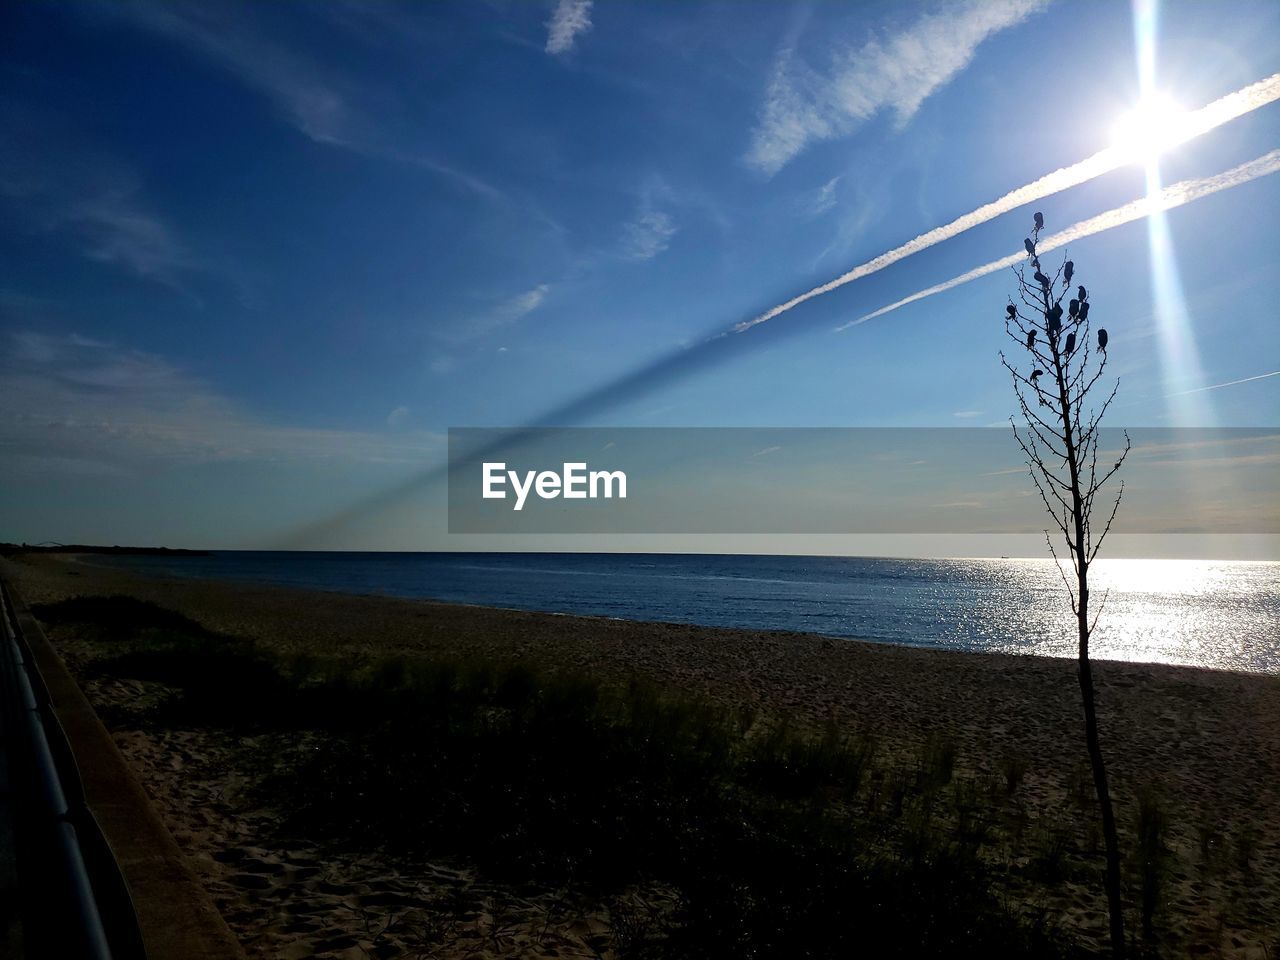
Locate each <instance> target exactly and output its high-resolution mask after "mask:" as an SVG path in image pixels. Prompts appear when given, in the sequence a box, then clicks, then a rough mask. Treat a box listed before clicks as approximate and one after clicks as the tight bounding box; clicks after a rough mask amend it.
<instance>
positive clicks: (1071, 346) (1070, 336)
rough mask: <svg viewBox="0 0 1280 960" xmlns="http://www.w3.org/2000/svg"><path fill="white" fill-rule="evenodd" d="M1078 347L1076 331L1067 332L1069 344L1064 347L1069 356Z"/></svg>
mask: <svg viewBox="0 0 1280 960" xmlns="http://www.w3.org/2000/svg"><path fill="white" fill-rule="evenodd" d="M1075 348H1076V335H1075V334H1074V333H1068V334H1067V345H1066V347H1065V348H1064V351H1065V352H1066V354H1067V356H1070V355H1071V351H1072V350H1074V349H1075Z"/></svg>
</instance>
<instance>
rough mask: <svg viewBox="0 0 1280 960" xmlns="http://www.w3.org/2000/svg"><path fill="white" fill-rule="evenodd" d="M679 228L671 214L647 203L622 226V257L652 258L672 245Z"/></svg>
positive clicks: (635, 258) (628, 258)
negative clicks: (672, 239)
mask: <svg viewBox="0 0 1280 960" xmlns="http://www.w3.org/2000/svg"><path fill="white" fill-rule="evenodd" d="M679 230H680V228H679V227H678V226H676V222H675V220H673V219H672V217H671V215H670V214H668V213H664V212H663V211H661V210H655V209H653V208H651V207H649V206H648V205H647V204H645V205H644V206H642V207H641V209H640V212H639V213H638V214H636V218H635V219H634V220H632V221H630V222H629V223H627V224H625V225H624V226H623V228H622V257H623V258H624V259H626V260H652V259H653V258H654V257H656V256H657V255H658V254H660V253H662V251H664V250H666V249H667V247H669V246H671V238H672V237H674V236H675V235H676V233H677V232H679Z"/></svg>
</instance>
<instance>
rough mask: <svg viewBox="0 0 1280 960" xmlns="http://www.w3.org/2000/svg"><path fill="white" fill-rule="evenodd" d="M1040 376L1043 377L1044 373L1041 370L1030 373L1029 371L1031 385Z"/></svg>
mask: <svg viewBox="0 0 1280 960" xmlns="http://www.w3.org/2000/svg"><path fill="white" fill-rule="evenodd" d="M1042 376H1044V371H1043V370H1032V371H1031V382H1032V383H1035V382H1036V378H1037V377H1042Z"/></svg>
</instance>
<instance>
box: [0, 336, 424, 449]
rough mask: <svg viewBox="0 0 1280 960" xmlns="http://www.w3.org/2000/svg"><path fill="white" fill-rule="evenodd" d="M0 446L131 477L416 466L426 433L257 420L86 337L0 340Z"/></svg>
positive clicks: (159, 364)
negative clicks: (156, 469) (162, 472)
mask: <svg viewBox="0 0 1280 960" xmlns="http://www.w3.org/2000/svg"><path fill="white" fill-rule="evenodd" d="M0 345H2V346H3V347H4V351H3V353H0V409H3V410H4V412H5V415H4V417H3V418H2V419H0V446H3V447H4V448H5V449H6V451H7V452H8V453H9V454H12V455H13V456H14V458H15V460H16V462H20V463H21V464H22V465H23V466H24V467H27V468H45V469H51V468H55V467H58V465H59V464H62V465H65V464H77V465H78V466H77V470H78V471H79V472H100V473H129V472H132V471H134V470H138V469H144V468H145V466H146V465H147V464H150V463H157V462H161V463H182V462H186V463H193V462H211V461H243V460H347V461H361V462H383V463H422V462H424V461H425V460H427V459H428V458H429V457H431V456H433V455H438V451H439V449H440V445H441V442H440V438H439V437H438V436H437V435H434V434H427V433H413V434H409V433H400V434H398V435H397V436H395V437H389V436H386V435H384V434H380V433H373V432H359V431H350V430H329V429H324V428H316V427H293V426H288V425H280V424H272V423H267V422H264V421H263V420H260V419H258V418H256V417H254V416H252V415H251V414H249V413H248V412H246V411H244V410H243V409H241V408H240V406H239V405H238V404H236V403H233V402H232V401H231V400H229V399H228V398H226V397H224V396H223V395H221V394H219V393H218V392H217V391H215V390H214V389H212V388H211V387H210V386H209V385H208V384H206V383H204V382H202V381H200V380H199V379H197V378H195V377H192V376H190V375H189V374H187V373H186V372H184V371H183V370H181V369H180V368H178V367H177V366H175V365H173V364H171V363H169V362H168V361H166V360H164V359H163V358H161V357H158V356H155V355H154V354H148V353H143V352H140V351H137V350H128V349H123V348H119V347H116V346H112V345H110V344H105V343H101V342H99V341H96V340H90V339H88V338H85V337H78V336H75V335H71V336H50V335H47V334H42V333H32V332H24V333H18V334H13V335H11V336H10V337H9V338H8V339H7V341H0Z"/></svg>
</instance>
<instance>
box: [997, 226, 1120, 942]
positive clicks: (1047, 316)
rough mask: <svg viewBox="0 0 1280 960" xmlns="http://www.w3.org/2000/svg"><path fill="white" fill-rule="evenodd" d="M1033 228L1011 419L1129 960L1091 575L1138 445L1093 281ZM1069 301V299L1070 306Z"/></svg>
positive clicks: (1013, 336)
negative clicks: (1054, 597) (1096, 317)
mask: <svg viewBox="0 0 1280 960" xmlns="http://www.w3.org/2000/svg"><path fill="white" fill-rule="evenodd" d="M1033 223H1034V224H1035V229H1034V230H1033V231H1032V233H1031V236H1029V237H1027V238H1025V239H1024V240H1023V241H1022V243H1023V246H1024V247H1025V248H1026V251H1027V262H1026V267H1028V268H1030V269H1032V270H1034V271H1035V272H1034V273H1033V274H1032V276H1031V279H1030V280H1028V279H1027V275H1026V269H1025V268H1024V267H1021V266H1020V267H1018V269H1017V270H1016V274H1017V278H1018V299H1019V300H1020V301H1021V304H1022V305H1021V306H1019V305H1018V304H1016V303H1014V302H1013V300H1012V298H1010V300H1009V303H1008V304H1007V305H1006V306H1005V321H1004V329H1005V333H1006V334H1007V335H1008V337H1009V339H1010V340H1012V341H1013V342H1014V343H1015V344H1016V345H1017V346H1018V348H1019V349H1021V350H1023V351H1025V353H1026V358H1025V360H1024V361H1017V360H1010V359H1009V358H1007V357H1006V356H1005V355H1004V351H1001V352H1000V362H1001V364H1003V365H1004V368H1005V369H1006V370H1007V371H1009V375H1010V377H1011V378H1012V381H1013V392H1014V394H1015V396H1016V397H1017V399H1018V408H1019V412H1020V413H1021V414H1022V419H1023V424H1024V426H1023V428H1022V429H1019V427H1018V424H1017V423H1016V421H1014V420H1013V418H1012V417H1011V418H1010V422H1011V423H1013V435H1014V438H1015V439H1016V440H1017V443H1018V446H1019V447H1020V448H1021V450H1022V452H1023V454H1024V455H1025V456H1026V458H1027V459H1026V463H1027V469H1028V471H1029V472H1030V475H1031V481H1032V483H1034V484H1035V487H1036V492H1037V493H1038V494H1039V495H1040V501H1041V502H1042V503H1043V504H1044V508H1045V510H1046V511H1047V513H1048V514H1049V517H1050V518H1051V519H1052V521H1053V528H1054V531H1055V535H1054V536H1050V534H1049V531H1048V530H1045V532H1044V536H1045V542H1046V543H1047V544H1048V546H1049V553H1050V554H1051V555H1052V556H1053V560H1054V564H1055V565H1057V566H1058V568H1059V572H1060V573H1061V574H1062V583H1063V586H1064V587H1066V591H1067V597H1068V599H1069V601H1070V605H1071V612H1072V614H1073V615H1074V617H1075V620H1076V636H1077V641H1078V647H1077V649H1078V653H1077V664H1078V669H1077V671H1076V673H1077V676H1078V678H1079V682H1080V701H1081V706H1082V707H1083V708H1084V727H1085V747H1086V749H1087V750H1088V752H1089V763H1090V769H1091V771H1092V774H1093V785H1094V793H1095V795H1096V796H1097V799H1098V812H1099V814H1100V816H1101V820H1102V838H1103V845H1104V847H1105V851H1106V862H1107V870H1106V878H1105V884H1104V885H1105V888H1106V893H1107V911H1108V914H1109V918H1110V932H1111V954H1112V956H1113V957H1116V958H1120V957H1123V956H1124V952H1125V934H1124V900H1123V897H1122V895H1121V890H1120V842H1119V837H1118V834H1117V831H1116V819H1115V811H1114V810H1113V809H1112V805H1111V787H1110V785H1109V781H1108V778H1107V765H1106V762H1105V761H1104V759H1103V756H1102V743H1101V740H1100V739H1099V736H1098V717H1097V709H1096V704H1095V698H1094V685H1093V662H1092V661H1091V660H1090V658H1089V639H1090V637H1091V636H1092V635H1093V629H1094V627H1095V626H1096V625H1097V621H1098V617H1099V616H1100V615H1101V613H1102V603H1105V602H1106V596H1105V595H1104V596H1103V598H1102V603H1098V604H1097V606H1095V607H1094V614H1093V619H1092V620H1091V619H1090V613H1089V568H1090V566H1091V565H1092V564H1093V562H1094V560H1096V559H1097V557H1098V553H1099V551H1100V550H1101V549H1102V544H1103V541H1104V540H1106V538H1107V534H1108V533H1110V532H1111V524H1112V523H1113V522H1114V521H1115V518H1116V513H1117V511H1118V510H1119V509H1120V500H1121V498H1122V497H1123V496H1124V483H1123V481H1122V482H1121V483H1120V487H1119V490H1118V491H1117V492H1116V495H1115V498H1114V500H1111V498H1110V495H1109V493H1108V494H1106V495H1103V487H1104V486H1105V485H1106V483H1107V481H1109V480H1110V479H1111V478H1112V477H1114V476H1115V475H1116V474H1117V473H1118V472H1119V470H1120V468H1121V466H1123V465H1124V461H1125V458H1126V457H1127V456H1128V455H1129V449H1130V443H1129V435H1128V433H1126V434H1125V444H1124V448H1123V449H1121V450H1116V451H1112V450H1103V449H1101V442H1102V434H1101V426H1102V418H1103V417H1104V416H1105V415H1106V413H1107V410H1109V409H1110V407H1111V404H1112V402H1113V401H1114V400H1115V398H1116V391H1117V390H1118V389H1119V381H1116V382H1115V383H1114V384H1113V385H1112V386H1111V389H1110V391H1108V390H1107V389H1106V385H1105V384H1104V385H1103V386H1102V388H1101V390H1100V391H1099V393H1098V394H1097V395H1095V394H1094V393H1093V391H1094V388H1095V387H1097V386H1098V385H1099V382H1100V381H1101V380H1102V377H1103V375H1104V374H1105V373H1106V369H1107V343H1108V342H1109V340H1110V336H1109V335H1108V333H1107V331H1106V330H1105V329H1104V328H1102V327H1097V328H1096V334H1097V349H1096V350H1095V349H1093V348H1092V347H1091V345H1090V333H1091V332H1094V328H1093V327H1092V321H1091V320H1090V319H1089V312H1090V309H1091V308H1092V306H1093V301H1092V300H1091V299H1090V297H1089V291H1088V289H1087V288H1086V287H1085V286H1084V285H1083V284H1080V285H1078V286H1076V288H1075V290H1074V291H1073V290H1072V288H1071V287H1072V281H1073V279H1074V277H1075V262H1074V261H1072V260H1067V259H1064V260H1063V262H1062V265H1061V266H1060V267H1058V269H1057V270H1056V271H1054V270H1053V269H1052V268H1049V269H1050V270H1051V272H1052V273H1053V276H1052V277H1050V276H1048V275H1046V274H1045V273H1044V272H1043V267H1042V264H1041V262H1040V257H1039V256H1038V254H1037V245H1038V244H1039V242H1040V231H1041V230H1043V229H1044V216H1043V215H1042V214H1040V213H1039V212H1037V213H1036V214H1035V216H1034V218H1033ZM1072 292H1074V293H1075V296H1074V297H1072V296H1071V294H1072ZM1064 300H1066V301H1067V304H1066V307H1065V308H1064V306H1063V301H1064ZM1113 457H1114V458H1115V459H1114V461H1113V460H1112V458H1113ZM1099 496H1102V497H1103V499H1102V501H1101V503H1100V509H1101V512H1100V513H1099V517H1102V516H1105V517H1106V520H1105V521H1103V522H1101V523H1098V524H1096V525H1095V523H1094V513H1093V508H1094V505H1095V503H1098V502H1099V501H1098V497H1099ZM1108 500H1111V510H1110V512H1108V511H1107V509H1106V502H1107V501H1108ZM1059 538H1060V539H1059ZM1055 540H1056V542H1058V543H1059V544H1062V545H1065V546H1066V550H1067V554H1066V560H1067V564H1066V567H1067V569H1069V570H1070V572H1071V573H1072V574H1073V577H1072V578H1068V576H1067V572H1066V570H1064V569H1063V564H1062V563H1060V562H1059V560H1058V551H1057V549H1055V547H1054V543H1055Z"/></svg>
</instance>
